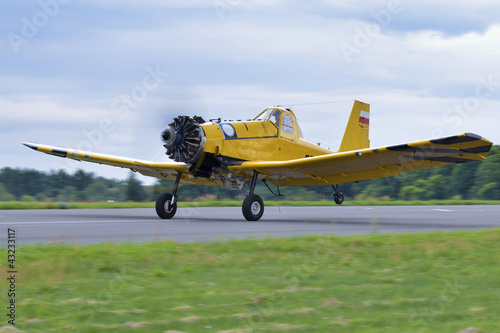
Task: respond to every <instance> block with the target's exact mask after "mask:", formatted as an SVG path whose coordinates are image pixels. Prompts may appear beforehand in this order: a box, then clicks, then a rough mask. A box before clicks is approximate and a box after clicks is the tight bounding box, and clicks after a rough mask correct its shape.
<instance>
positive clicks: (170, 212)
mask: <svg viewBox="0 0 500 333" xmlns="http://www.w3.org/2000/svg"><path fill="white" fill-rule="evenodd" d="M176 212H177V202H176V203H174V204H173V205H172V194H170V193H165V194H163V195H161V196H160V197H159V198H158V200H156V214H158V216H159V217H160V218H162V219H171V218H172V217H174V215H175V213H176Z"/></svg>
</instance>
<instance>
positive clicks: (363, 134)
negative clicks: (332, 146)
mask: <svg viewBox="0 0 500 333" xmlns="http://www.w3.org/2000/svg"><path fill="white" fill-rule="evenodd" d="M369 129H370V104H366V103H362V102H360V101H354V105H353V107H352V112H351V117H350V118H349V122H348V123H347V127H346V129H345V133H344V138H343V139H342V144H341V145H340V149H339V152H343V151H351V150H358V149H364V148H369V147H370V139H369V137H368V135H369Z"/></svg>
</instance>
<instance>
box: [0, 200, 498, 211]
mask: <svg viewBox="0 0 500 333" xmlns="http://www.w3.org/2000/svg"><path fill="white" fill-rule="evenodd" d="M242 202H243V201H242V200H220V201H196V202H185V201H181V202H179V207H240V206H241V204H242ZM265 205H266V206H278V205H280V206H335V203H334V202H333V201H287V200H285V201H279V202H278V201H265ZM342 205H343V206H420V205H500V201H498V200H497V201H494V200H428V201H382V200H380V201H379V200H353V201H345V202H344V203H343V204H342ZM154 206H155V203H154V202H112V203H107V202H21V201H8V202H0V209H86V208H154Z"/></svg>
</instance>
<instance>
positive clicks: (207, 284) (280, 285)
mask: <svg viewBox="0 0 500 333" xmlns="http://www.w3.org/2000/svg"><path fill="white" fill-rule="evenodd" d="M499 242H500V230H488V231H472V232H471V231H467V232H455V233H441V232H440V233H437V232H433V233H425V234H399V235H395V234H385V235H368V236H352V237H336V236H308V237H295V238H283V239H281V238H264V239H246V240H231V241H226V240H221V241H218V242H211V243H182V244H179V243H175V242H171V241H159V242H152V243H144V244H119V243H116V244H115V243H110V244H98V245H89V246H80V245H27V246H23V247H21V248H19V249H18V253H17V255H18V260H17V266H18V267H17V269H18V271H19V273H18V281H17V288H18V290H19V291H20V292H19V294H18V298H17V303H16V304H17V305H18V314H19V317H18V320H17V325H16V328H18V329H20V330H23V331H26V332H169V331H172V332H226V333H227V332H234V333H236V332H282V331H292V332H349V333H358V332H359V333H361V332H363V333H365V332H370V333H374V332H384V333H390V332H398V333H400V332H440V333H447V332H449V333H456V332H459V331H460V330H463V329H466V328H469V327H476V328H477V329H479V330H480V332H500V321H498V314H499V313H500V303H499V302H498V300H499V299H500V279H499V278H498V277H499V276H500V265H499V264H498V263H499V262H500V248H499V247H498V244H499ZM2 251H3V252H4V253H6V252H5V249H3V250H2ZM1 286H2V290H3V287H4V286H7V282H6V281H5V280H4V282H1ZM4 322H6V320H5V319H4ZM1 325H2V324H0V326H1ZM0 331H2V328H1V327H0Z"/></svg>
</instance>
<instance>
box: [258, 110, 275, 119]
mask: <svg viewBox="0 0 500 333" xmlns="http://www.w3.org/2000/svg"><path fill="white" fill-rule="evenodd" d="M273 110H274V109H265V110H264V111H263V112H262V113H261V114H260V115H258V116H257V118H255V119H254V120H267V119H268V118H269V116H270V115H271V113H272V112H273Z"/></svg>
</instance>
